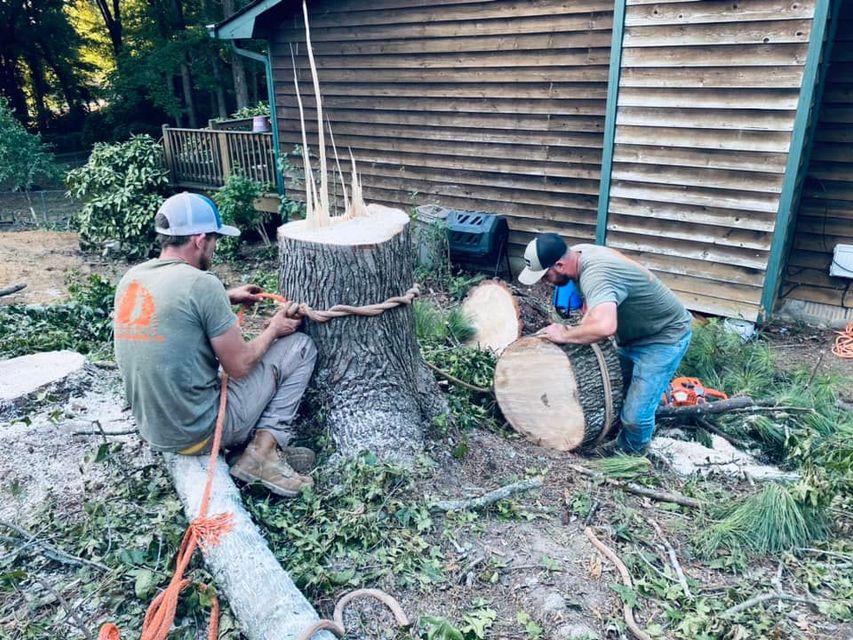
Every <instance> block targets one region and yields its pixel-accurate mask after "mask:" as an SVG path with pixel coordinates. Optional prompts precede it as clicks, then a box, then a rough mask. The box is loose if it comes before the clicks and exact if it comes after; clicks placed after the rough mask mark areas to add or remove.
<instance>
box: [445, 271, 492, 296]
mask: <svg viewBox="0 0 853 640" xmlns="http://www.w3.org/2000/svg"><path fill="white" fill-rule="evenodd" d="M485 279H486V276H485V275H483V274H482V273H475V274H473V275H469V274H466V273H460V274H457V275H455V276H451V277H450V278H449V279H448V281H447V293H449V294H450V297H451V298H453V299H454V300H462V299H463V298H464V297H465V296H466V295H468V291H469V290H470V289H471V288H472V287H476V286H477V285H478V284H480V283H481V282H482V281H483V280H485Z"/></svg>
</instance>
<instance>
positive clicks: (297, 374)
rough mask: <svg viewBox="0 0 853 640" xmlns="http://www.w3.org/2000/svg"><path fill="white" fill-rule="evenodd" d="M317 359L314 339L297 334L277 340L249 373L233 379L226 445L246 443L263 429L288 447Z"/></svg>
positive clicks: (229, 384) (230, 389) (228, 446)
mask: <svg viewBox="0 0 853 640" xmlns="http://www.w3.org/2000/svg"><path fill="white" fill-rule="evenodd" d="M316 360H317V347H315V346H314V342H313V341H312V340H311V338H309V337H308V336H307V335H305V334H304V333H294V334H291V335H289V336H286V337H284V338H280V339H279V340H276V342H274V343H273V345H272V346H271V347H270V348H269V349H268V350H267V352H266V353H265V354H264V356H263V357H262V358H261V360H260V362H258V364H256V365H255V367H254V368H253V369H252V371H251V372H250V373H249V375H247V376H245V377H243V378H238V379H236V380H230V381H229V382H228V406H227V407H226V411H225V423H224V425H223V427H222V448H223V449H231V448H234V447H239V446H242V445H244V444H246V443H247V442H248V441H249V440H250V439H251V438H252V436H253V435H254V433H255V431H256V430H259V429H260V430H263V431H269V432H270V433H271V434H272V435H273V437H274V438H275V440H276V442H277V443H278V446H280V447H285V446H287V445H288V443H289V442H290V441H291V440H292V439H293V436H294V433H295V430H296V429H295V426H294V425H293V419H294V417H295V416H296V411H297V409H298V408H299V401H300V400H301V399H302V395H303V394H304V393H305V388H306V387H307V386H308V381H309V380H310V379H311V374H312V372H313V371H314V363H315V362H316Z"/></svg>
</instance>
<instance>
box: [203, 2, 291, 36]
mask: <svg viewBox="0 0 853 640" xmlns="http://www.w3.org/2000/svg"><path fill="white" fill-rule="evenodd" d="M281 1H282V0H255V2H251V3H249V4H248V5H246V6H245V7H243V8H242V9H240V10H239V11H237V12H236V13H235V14H234V15H232V16H229V17H227V18H226V19H225V20H223V21H222V22H220V23H219V24H217V25H210V26H209V27H207V29H208V31H210V33H211V34H212V35H213V37H214V38H219V39H220V40H247V39H249V38H254V37H256V35H255V27H256V23H257V20H258V18H260V17H261V15H263V14H264V13H266V12H267V11H269V10H270V9H272V8H273V7H275V6H276V5H278V4H279V3H281Z"/></svg>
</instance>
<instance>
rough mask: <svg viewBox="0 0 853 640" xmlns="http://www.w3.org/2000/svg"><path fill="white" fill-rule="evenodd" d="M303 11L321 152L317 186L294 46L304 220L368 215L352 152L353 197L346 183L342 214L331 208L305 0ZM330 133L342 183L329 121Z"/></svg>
mask: <svg viewBox="0 0 853 640" xmlns="http://www.w3.org/2000/svg"><path fill="white" fill-rule="evenodd" d="M302 15H303V17H304V19H305V45H306V47H307V50H308V62H309V65H310V67H311V79H312V81H313V85H314V99H315V101H316V103H317V146H318V147H319V153H320V166H319V172H320V186H319V190H318V188H317V182H316V179H315V177H314V172H313V170H312V169H311V159H310V153H309V149H308V135H307V132H306V128H305V111H304V108H303V105H302V96H301V94H300V92H299V76H298V72H297V69H296V59H295V56H294V55H293V49H292V48H291V51H290V53H291V59H292V60H293V84H294V86H295V89H296V102H297V105H298V107H299V123H300V126H301V128H302V166H303V171H304V176H305V222H306V223H307V226H309V227H314V228H316V227H327V226H329V225H330V224H332V223H333V222H335V220H333V219H334V218H338V219H339V220H337V221H343V220H350V219H352V218H356V217H359V216H365V215H368V210H367V206H366V205H365V203H364V200H363V199H362V191H361V181H360V179H359V177H358V172H357V170H356V165H355V157H354V156H353V155H352V152H350V160H351V161H352V183H351V184H352V186H351V196H352V197H351V198H350V197H348V196H347V192H346V187H345V186H344V187H343V197H344V211H343V214H335V213H334V212H333V211H332V210H331V203H330V201H329V173H328V162H327V158H326V133H325V130H324V127H323V101H322V97H321V95H320V78H319V76H318V75H317V65H316V63H315V62H314V48H313V47H312V45H311V30H310V28H309V26H308V5H307V3H306V2H305V0H303V2H302ZM329 136H330V138H331V140H332V148H333V149H334V153H335V162H336V164H337V168H338V173H339V174H340V180H341V185H344V178H343V172H342V171H341V164H340V160H339V158H338V150H337V147H335V139H334V136H332V128H331V125H329Z"/></svg>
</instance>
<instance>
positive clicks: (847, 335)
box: [832, 322, 853, 358]
mask: <svg viewBox="0 0 853 640" xmlns="http://www.w3.org/2000/svg"><path fill="white" fill-rule="evenodd" d="M837 333H838V337H837V338H836V339H835V346H834V347H832V353H834V354H835V355H837V356H838V357H839V358H853V322H851V323H850V324H848V325H847V326H846V327H845V328H844V331H838V332H837Z"/></svg>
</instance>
